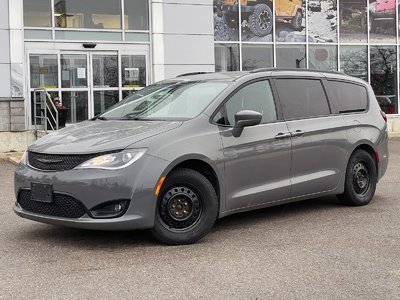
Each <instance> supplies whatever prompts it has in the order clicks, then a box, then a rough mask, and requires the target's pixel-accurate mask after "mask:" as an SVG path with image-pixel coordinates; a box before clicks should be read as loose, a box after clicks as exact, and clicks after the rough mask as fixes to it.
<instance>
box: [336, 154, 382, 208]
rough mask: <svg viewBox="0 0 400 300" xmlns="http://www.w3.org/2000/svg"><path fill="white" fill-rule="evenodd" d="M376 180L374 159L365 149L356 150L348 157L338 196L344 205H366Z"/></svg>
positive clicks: (369, 200) (374, 187)
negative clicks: (342, 189) (343, 185)
mask: <svg viewBox="0 0 400 300" xmlns="http://www.w3.org/2000/svg"><path fill="white" fill-rule="evenodd" d="M377 180H378V175H377V172H376V165H375V161H374V159H373V158H372V157H371V155H370V154H369V153H368V152H367V151H364V150H357V151H356V152H354V153H353V154H352V156H351V157H350V160H349V163H348V166H347V169H346V179H345V188H344V193H343V194H342V195H339V196H338V197H339V200H340V201H341V202H342V203H343V204H346V205H353V206H360V205H367V204H368V203H370V202H371V200H372V198H373V197H374V194H375V189H376V183H377Z"/></svg>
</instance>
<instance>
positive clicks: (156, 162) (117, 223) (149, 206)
mask: <svg viewBox="0 0 400 300" xmlns="http://www.w3.org/2000/svg"><path fill="white" fill-rule="evenodd" d="M168 164H169V162H167V161H165V160H162V159H159V158H156V157H153V156H150V155H144V156H143V157H142V158H141V159H139V160H138V161H137V162H135V163H134V164H133V165H131V166H129V167H127V168H125V169H121V170H116V171H110V170H100V169H83V170H68V171H60V172H47V171H40V170H35V169H32V168H31V167H28V166H26V165H23V164H20V165H19V166H18V167H17V169H16V172H15V195H16V198H17V199H18V195H19V193H20V192H21V191H22V190H29V189H30V187H31V183H32V182H35V183H43V184H51V185H52V186H53V193H54V194H59V193H61V194H68V195H70V196H71V197H73V198H75V199H76V200H77V201H79V202H81V203H82V204H83V205H84V207H85V208H86V210H87V211H90V210H91V209H93V208H95V207H97V206H98V205H99V204H102V203H107V202H110V201H115V200H119V199H128V200H130V204H129V207H128V209H127V211H126V213H125V214H124V215H122V216H120V217H117V218H110V219H94V218H92V217H91V216H90V215H89V214H88V213H86V214H84V215H83V216H82V217H79V218H65V217H58V216H52V215H46V214H40V213H37V212H32V211H27V210H26V209H23V208H22V207H21V205H19V204H18V202H16V203H15V205H14V211H15V213H16V214H17V215H19V216H21V217H23V218H27V219H30V220H34V221H38V222H42V223H48V224H54V225H62V226H68V227H75V228H84V229H98V230H132V229H146V228H152V227H153V226H154V216H155V210H156V202H157V197H156V196H155V195H154V190H155V187H156V185H157V182H158V180H159V178H160V177H161V176H163V172H164V171H165V170H166V168H167V166H168Z"/></svg>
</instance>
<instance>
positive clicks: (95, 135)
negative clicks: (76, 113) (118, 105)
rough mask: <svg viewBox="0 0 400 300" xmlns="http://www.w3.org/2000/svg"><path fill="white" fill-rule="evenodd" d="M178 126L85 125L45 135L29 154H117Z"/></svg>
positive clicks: (163, 123)
mask: <svg viewBox="0 0 400 300" xmlns="http://www.w3.org/2000/svg"><path fill="white" fill-rule="evenodd" d="M181 124H182V122H178V121H126V120H125V121H117V120H109V121H100V120H96V121H85V122H82V123H78V124H75V125H71V126H68V127H66V128H64V129H61V130H59V131H58V132H57V133H51V134H49V135H46V136H45V137H43V138H41V139H39V140H38V141H36V142H35V143H33V144H32V145H31V146H30V147H29V151H33V152H38V153H47V154H82V153H98V152H105V151H112V150H120V149H125V148H126V147H128V146H130V145H132V144H135V143H137V142H139V141H141V140H144V139H147V138H149V137H152V136H155V135H157V134H160V133H162V132H166V131H170V130H173V129H175V128H178V127H179V126H180V125H181Z"/></svg>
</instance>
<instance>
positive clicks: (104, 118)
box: [96, 116, 108, 121]
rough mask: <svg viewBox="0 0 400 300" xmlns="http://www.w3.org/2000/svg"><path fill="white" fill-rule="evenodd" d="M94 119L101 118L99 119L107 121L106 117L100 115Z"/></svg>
mask: <svg viewBox="0 0 400 300" xmlns="http://www.w3.org/2000/svg"><path fill="white" fill-rule="evenodd" d="M96 119H97V120H101V121H107V120H108V119H107V118H106V117H102V116H101V117H97V118H96Z"/></svg>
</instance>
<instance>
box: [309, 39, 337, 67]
mask: <svg viewBox="0 0 400 300" xmlns="http://www.w3.org/2000/svg"><path fill="white" fill-rule="evenodd" d="M337 61H338V54H337V46H327V45H309V46H308V66H309V68H310V69H317V70H325V71H337V69H338V64H337Z"/></svg>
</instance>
